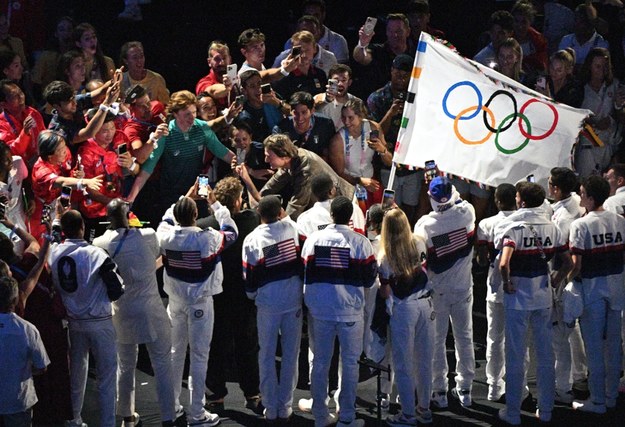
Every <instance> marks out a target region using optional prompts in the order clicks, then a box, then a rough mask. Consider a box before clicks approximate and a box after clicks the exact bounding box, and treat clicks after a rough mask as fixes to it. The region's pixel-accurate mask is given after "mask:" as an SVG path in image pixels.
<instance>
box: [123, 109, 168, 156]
mask: <svg viewBox="0 0 625 427" xmlns="http://www.w3.org/2000/svg"><path fill="white" fill-rule="evenodd" d="M150 111H151V113H152V118H151V119H150V120H148V121H143V120H139V119H137V118H136V117H132V118H131V119H129V120H128V121H126V123H124V128H123V131H124V134H125V135H126V138H127V139H128V141H130V142H132V141H136V140H137V139H138V140H139V141H141V142H142V143H145V141H147V140H148V138H149V137H150V133H152V132H154V131H155V130H156V127H157V126H158V125H160V124H161V123H165V121H166V120H167V117H166V116H165V106H164V105H163V103H161V102H159V101H151V102H150ZM128 150H130V152H131V153H132V147H128Z"/></svg>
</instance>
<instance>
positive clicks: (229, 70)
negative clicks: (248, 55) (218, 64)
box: [226, 64, 237, 81]
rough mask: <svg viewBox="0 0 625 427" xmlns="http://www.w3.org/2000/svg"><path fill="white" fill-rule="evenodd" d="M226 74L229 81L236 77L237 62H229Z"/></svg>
mask: <svg viewBox="0 0 625 427" xmlns="http://www.w3.org/2000/svg"><path fill="white" fill-rule="evenodd" d="M226 75H227V76H228V78H229V79H230V80H231V81H234V80H235V79H236V78H237V64H230V65H228V67H227V68H226Z"/></svg>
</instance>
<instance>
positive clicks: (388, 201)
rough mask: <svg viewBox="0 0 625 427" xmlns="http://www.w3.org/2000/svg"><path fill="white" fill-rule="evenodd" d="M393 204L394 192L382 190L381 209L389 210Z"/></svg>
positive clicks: (386, 189)
mask: <svg viewBox="0 0 625 427" xmlns="http://www.w3.org/2000/svg"><path fill="white" fill-rule="evenodd" d="M394 204H395V191H393V190H390V189H388V188H385V189H384V195H383V196H382V208H383V209H390V208H392V207H393V205H394Z"/></svg>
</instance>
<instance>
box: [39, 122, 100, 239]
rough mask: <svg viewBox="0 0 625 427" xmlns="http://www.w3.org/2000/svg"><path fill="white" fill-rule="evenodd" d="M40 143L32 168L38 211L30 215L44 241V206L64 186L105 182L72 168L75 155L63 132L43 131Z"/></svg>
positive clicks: (82, 187)
mask: <svg viewBox="0 0 625 427" xmlns="http://www.w3.org/2000/svg"><path fill="white" fill-rule="evenodd" d="M37 146H38V147H39V159H37V162H36V163H35V165H34V166H33V172H32V188H33V193H34V195H35V211H34V213H33V215H32V216H31V217H30V230H31V234H32V235H33V236H35V238H37V239H39V240H40V241H42V240H41V235H42V234H43V233H45V231H46V227H45V225H43V224H41V217H42V213H43V210H44V206H46V205H50V204H52V202H53V201H54V200H55V199H56V198H57V197H59V196H60V195H61V187H63V186H69V187H72V188H74V189H77V190H80V191H82V190H83V189H85V188H91V189H95V190H98V189H99V188H100V187H101V185H102V176H95V177H93V178H90V179H84V173H83V172H82V171H80V170H75V171H72V155H71V153H70V151H69V148H67V144H66V143H65V138H64V137H63V135H62V134H61V133H60V132H56V131H51V130H45V131H42V132H41V133H39V137H38V138H37Z"/></svg>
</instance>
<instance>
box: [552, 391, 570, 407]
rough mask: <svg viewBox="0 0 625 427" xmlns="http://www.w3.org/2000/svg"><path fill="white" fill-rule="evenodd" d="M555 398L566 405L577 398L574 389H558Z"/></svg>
mask: <svg viewBox="0 0 625 427" xmlns="http://www.w3.org/2000/svg"><path fill="white" fill-rule="evenodd" d="M554 400H555V401H556V402H558V403H564V404H566V405H570V404H571V403H573V400H575V396H573V392H572V391H570V390H569V391H559V390H556V396H555V398H554Z"/></svg>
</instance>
